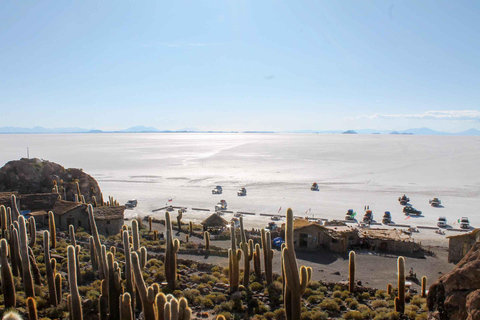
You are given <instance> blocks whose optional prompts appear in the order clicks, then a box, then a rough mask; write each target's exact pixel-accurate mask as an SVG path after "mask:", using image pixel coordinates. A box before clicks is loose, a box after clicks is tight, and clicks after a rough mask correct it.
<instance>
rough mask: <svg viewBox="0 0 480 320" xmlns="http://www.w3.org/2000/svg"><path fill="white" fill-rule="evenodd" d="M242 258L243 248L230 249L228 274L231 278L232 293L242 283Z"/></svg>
mask: <svg viewBox="0 0 480 320" xmlns="http://www.w3.org/2000/svg"><path fill="white" fill-rule="evenodd" d="M241 258H242V250H241V249H237V250H232V249H228V275H229V278H230V279H229V280H230V293H235V292H237V291H238V286H239V283H240V267H239V264H240V259H241Z"/></svg>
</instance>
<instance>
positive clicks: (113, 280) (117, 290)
mask: <svg viewBox="0 0 480 320" xmlns="http://www.w3.org/2000/svg"><path fill="white" fill-rule="evenodd" d="M107 274H108V309H109V311H110V315H109V316H110V319H118V318H119V317H120V305H119V304H120V295H122V294H123V288H122V284H121V281H122V279H121V271H120V268H118V265H115V264H114V262H113V254H112V253H111V252H109V253H108V254H107Z"/></svg>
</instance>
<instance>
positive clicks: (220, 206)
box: [215, 200, 227, 211]
mask: <svg viewBox="0 0 480 320" xmlns="http://www.w3.org/2000/svg"><path fill="white" fill-rule="evenodd" d="M221 210H227V201H225V200H220V202H219V203H217V205H216V206H215V211H221Z"/></svg>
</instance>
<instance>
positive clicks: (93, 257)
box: [88, 236, 98, 271]
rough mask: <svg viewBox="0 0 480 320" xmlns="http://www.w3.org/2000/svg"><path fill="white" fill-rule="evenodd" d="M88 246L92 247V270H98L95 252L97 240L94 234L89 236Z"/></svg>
mask: <svg viewBox="0 0 480 320" xmlns="http://www.w3.org/2000/svg"><path fill="white" fill-rule="evenodd" d="M88 248H89V249H90V262H91V263H92V270H93V271H97V270H98V265H97V255H96V253H95V242H94V240H93V237H92V236H90V237H89V238H88Z"/></svg>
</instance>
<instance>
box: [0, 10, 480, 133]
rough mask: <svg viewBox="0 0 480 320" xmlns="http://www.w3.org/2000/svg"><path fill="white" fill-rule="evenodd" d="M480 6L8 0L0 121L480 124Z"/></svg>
mask: <svg viewBox="0 0 480 320" xmlns="http://www.w3.org/2000/svg"><path fill="white" fill-rule="evenodd" d="M479 33H480V2H479V1H442V0H436V1H429V0H425V1H418V0H415V1H386V0H379V1H375V0H372V1H363V0H361V1H333V0H332V1H318V0H317V1H277V0H275V1H271V0H263V1H256V0H251V1H250V0H236V1H233V0H225V1H198V0H195V1H183V0H178V1H171V2H167V1H146V0H145V1H142V0H138V1H123V0H118V1H90V0H83V1H16V0H15V1H11V0H2V1H0V112H1V116H0V127H1V126H16V127H34V126H43V127H48V128H54V127H81V128H87V129H103V130H116V129H125V128H128V127H132V126H138V125H143V126H153V127H155V128H158V129H161V130H178V129H184V128H196V129H200V130H276V131H283V130H302V129H312V130H333V129H365V128H372V129H385V130H389V129H394V130H405V129H409V128H418V127H429V128H432V129H435V130H441V131H450V132H458V131H463V130H466V129H470V128H477V129H480V104H479V101H480V76H479V75H480V59H479V57H480V41H479V36H478V35H479Z"/></svg>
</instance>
